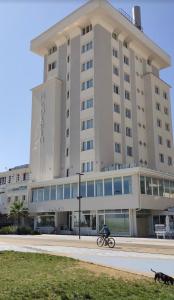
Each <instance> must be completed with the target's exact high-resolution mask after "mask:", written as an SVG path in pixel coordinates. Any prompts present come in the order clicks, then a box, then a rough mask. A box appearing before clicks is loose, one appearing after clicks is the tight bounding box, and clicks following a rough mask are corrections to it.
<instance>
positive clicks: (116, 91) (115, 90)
mask: <svg viewBox="0 0 174 300" xmlns="http://www.w3.org/2000/svg"><path fill="white" fill-rule="evenodd" d="M113 89H114V93H115V94H119V87H118V86H117V85H116V84H114V87H113Z"/></svg>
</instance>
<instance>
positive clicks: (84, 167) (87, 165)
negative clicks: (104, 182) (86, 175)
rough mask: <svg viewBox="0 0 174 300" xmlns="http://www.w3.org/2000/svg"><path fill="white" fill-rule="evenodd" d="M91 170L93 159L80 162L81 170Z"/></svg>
mask: <svg viewBox="0 0 174 300" xmlns="http://www.w3.org/2000/svg"><path fill="white" fill-rule="evenodd" d="M92 171H93V161H90V162H89V161H88V162H85V163H82V172H92Z"/></svg>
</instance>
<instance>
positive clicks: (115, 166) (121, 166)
mask: <svg viewBox="0 0 174 300" xmlns="http://www.w3.org/2000/svg"><path fill="white" fill-rule="evenodd" d="M136 167H145V168H148V167H147V165H145V164H140V163H132V164H112V165H109V166H106V167H103V168H102V169H101V171H102V172H106V171H114V170H121V169H130V168H136Z"/></svg>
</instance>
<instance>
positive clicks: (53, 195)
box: [50, 185, 56, 200]
mask: <svg viewBox="0 0 174 300" xmlns="http://www.w3.org/2000/svg"><path fill="white" fill-rule="evenodd" d="M50 200H56V185H52V186H51V197H50Z"/></svg>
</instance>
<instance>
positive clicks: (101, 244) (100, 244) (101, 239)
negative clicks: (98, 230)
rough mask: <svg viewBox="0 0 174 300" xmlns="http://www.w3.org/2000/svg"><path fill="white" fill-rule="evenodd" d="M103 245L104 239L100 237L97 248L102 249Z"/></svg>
mask: <svg viewBox="0 0 174 300" xmlns="http://www.w3.org/2000/svg"><path fill="white" fill-rule="evenodd" d="M103 244H104V239H103V238H102V237H101V236H100V237H99V238H98V239H97V246H99V247H102V246H103Z"/></svg>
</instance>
